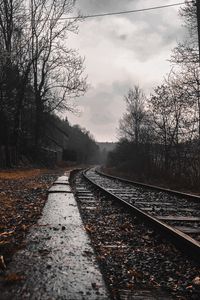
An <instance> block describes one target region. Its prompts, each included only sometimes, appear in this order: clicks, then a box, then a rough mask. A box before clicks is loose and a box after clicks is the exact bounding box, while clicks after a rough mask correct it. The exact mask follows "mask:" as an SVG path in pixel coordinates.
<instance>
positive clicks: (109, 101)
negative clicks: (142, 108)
mask: <svg viewBox="0 0 200 300" xmlns="http://www.w3.org/2000/svg"><path fill="white" fill-rule="evenodd" d="M144 2H145V3H144ZM170 3H174V1H173V0H168V1H167V0H166V1H165V3H164V4H170ZM162 4H163V1H161V0H158V1H157V0H156V1H155V0H148V1H143V0H124V1H119V0H77V10H80V11H81V12H82V14H95V13H104V12H111V11H119V10H128V9H137V8H143V7H148V6H155V5H162ZM177 11H178V8H168V9H163V10H155V11H151V12H145V13H137V14H127V15H120V16H112V17H105V18H94V19H86V20H85V21H84V22H82V23H80V32H79V35H78V36H77V37H74V38H72V39H71V40H70V43H71V45H72V47H75V48H76V49H79V52H80V54H81V55H83V56H85V58H86V60H85V65H86V72H87V73H88V79H89V82H90V84H91V87H92V88H91V89H90V90H89V91H88V93H87V94H86V95H85V96H84V97H83V98H80V99H78V101H77V104H78V105H79V106H80V107H81V109H82V110H83V113H82V115H81V117H80V118H77V117H75V116H72V115H70V116H69V120H70V121H71V122H72V123H79V124H80V125H81V126H83V127H86V128H87V129H88V130H90V131H91V133H92V134H93V135H94V136H95V137H96V139H97V140H99V141H105V140H115V139H116V128H117V127H118V120H119V119H120V118H121V116H122V114H123V112H124V110H125V105H124V101H123V96H124V94H126V93H127V91H128V89H129V87H131V86H133V85H134V84H139V85H140V86H141V87H142V88H144V90H145V91H146V92H147V93H149V92H151V90H152V88H153V87H154V86H155V85H157V84H160V82H161V80H162V78H163V76H164V75H165V73H166V72H168V71H169V69H170V65H169V63H168V62H167V61H166V60H167V59H169V56H170V51H171V49H172V48H173V47H174V46H175V45H176V41H177V40H182V38H183V36H184V29H183V28H182V27H181V23H180V19H179V17H178V13H177Z"/></svg>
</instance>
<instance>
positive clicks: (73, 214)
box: [0, 192, 109, 300]
mask: <svg viewBox="0 0 200 300" xmlns="http://www.w3.org/2000/svg"><path fill="white" fill-rule="evenodd" d="M7 273H8V274H11V273H15V274H16V273H17V274H20V275H22V276H23V280H22V281H21V282H20V283H19V282H17V284H16V285H11V286H9V288H7V289H6V288H5V290H4V292H3V294H2V295H1V296H0V299H1V300H9V299H14V300H21V299H23V300H28V299H29V300H50V299H51V300H61V299H63V300H67V299H69V300H83V299H85V300H86V299H91V300H97V299H99V300H105V299H109V295H108V292H107V289H106V287H105V283H104V281H103V278H102V275H101V273H100V270H99V268H98V265H97V262H96V259H95V254H94V251H93V248H92V247H91V245H90V241H89V238H88V236H87V234H86V232H85V230H84V227H83V224H82V220H81V217H80V214H79V210H78V208H77V204H76V201H75V199H74V196H73V194H72V193H60V192H59V193H50V194H49V196H48V201H47V203H46V205H45V207H44V210H43V215H42V217H41V219H40V220H39V222H38V224H37V225H36V226H35V227H34V228H32V229H31V231H30V233H29V235H28V237H27V239H26V248H25V249H23V250H21V251H19V252H18V253H16V255H15V256H14V258H13V261H12V263H11V264H10V266H9V269H8V272H7Z"/></svg>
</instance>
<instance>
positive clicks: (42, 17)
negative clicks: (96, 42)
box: [0, 0, 87, 166]
mask: <svg viewBox="0 0 200 300" xmlns="http://www.w3.org/2000/svg"><path fill="white" fill-rule="evenodd" d="M74 4H75V1H74V0H31V1H26V0H0V158H1V162H3V164H4V165H5V166H9V165H11V164H12V163H13V162H14V163H16V162H17V160H18V158H19V155H21V153H22V152H23V151H24V150H27V151H29V149H30V148H31V149H33V148H34V149H35V153H37V152H38V151H39V149H40V148H41V147H42V146H43V145H44V140H45V139H46V137H45V134H46V133H45V132H46V131H45V128H46V127H48V120H49V118H48V117H47V115H51V114H52V113H57V112H61V111H64V110H65V111H66V110H71V109H72V103H73V100H74V99H75V98H76V97H79V96H80V95H82V94H83V93H84V92H85V90H86V88H87V85H86V78H85V77H84V76H83V59H82V58H81V57H80V56H79V55H78V54H77V53H76V51H74V50H72V49H71V48H70V47H69V46H68V44H67V37H68V35H69V34H70V33H77V31H78V21H79V18H77V19H73V20H72V19H68V20H61V19H62V17H63V16H64V17H66V16H67V15H69V14H70V13H71V12H72V11H73V7H74ZM25 146H27V149H25Z"/></svg>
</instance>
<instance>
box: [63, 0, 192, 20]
mask: <svg viewBox="0 0 200 300" xmlns="http://www.w3.org/2000/svg"><path fill="white" fill-rule="evenodd" d="M188 3H194V1H188ZM183 4H185V2H178V3H173V4H166V5H160V6H152V7H147V8H140V9H133V10H126V11H117V12H107V13H100V14H91V15H85V16H84V15H83V16H82V15H80V16H71V17H61V18H60V20H70V19H77V18H80V17H81V18H83V19H88V18H97V17H107V16H114V15H123V14H131V13H137V12H144V11H150V10H156V9H164V8H168V7H174V6H180V5H183Z"/></svg>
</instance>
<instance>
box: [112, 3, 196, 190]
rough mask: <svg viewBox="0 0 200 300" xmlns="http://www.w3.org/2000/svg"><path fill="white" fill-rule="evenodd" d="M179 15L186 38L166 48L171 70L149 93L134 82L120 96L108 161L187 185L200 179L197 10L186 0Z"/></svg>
mask: <svg viewBox="0 0 200 300" xmlns="http://www.w3.org/2000/svg"><path fill="white" fill-rule="evenodd" d="M180 15H181V17H182V19H183V22H184V26H185V27H186V29H187V36H186V38H185V41H183V42H182V43H179V44H178V45H177V46H176V47H175V48H174V49H173V50H172V53H171V58H170V64H171V71H170V73H169V74H167V75H166V76H165V78H164V80H163V82H162V84H160V85H159V86H157V87H155V88H154V90H153V92H152V93H151V95H150V96H146V95H145V93H144V91H143V90H142V88H140V87H139V86H138V85H135V86H133V87H131V88H130V90H129V91H128V93H127V94H126V95H125V97H124V100H125V103H126V112H125V113H124V115H123V116H122V118H121V120H120V123H119V128H118V134H119V137H120V140H119V142H118V144H117V147H116V149H115V150H114V151H112V152H111V153H110V154H109V158H108V162H107V165H108V167H112V168H113V167H115V168H116V169H117V170H118V171H121V172H125V173H129V174H132V175H133V176H136V178H137V179H139V180H144V179H145V178H146V179H147V178H157V179H158V181H159V180H160V178H165V180H168V181H169V180H170V181H171V182H174V183H176V184H180V185H182V186H184V185H186V186H188V187H196V188H198V186H199V180H200V148H199V147H200V72H199V71H200V69H199V56H198V34H197V9H196V6H195V5H194V3H192V2H189V1H186V3H185V6H184V7H183V8H181V9H180Z"/></svg>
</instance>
